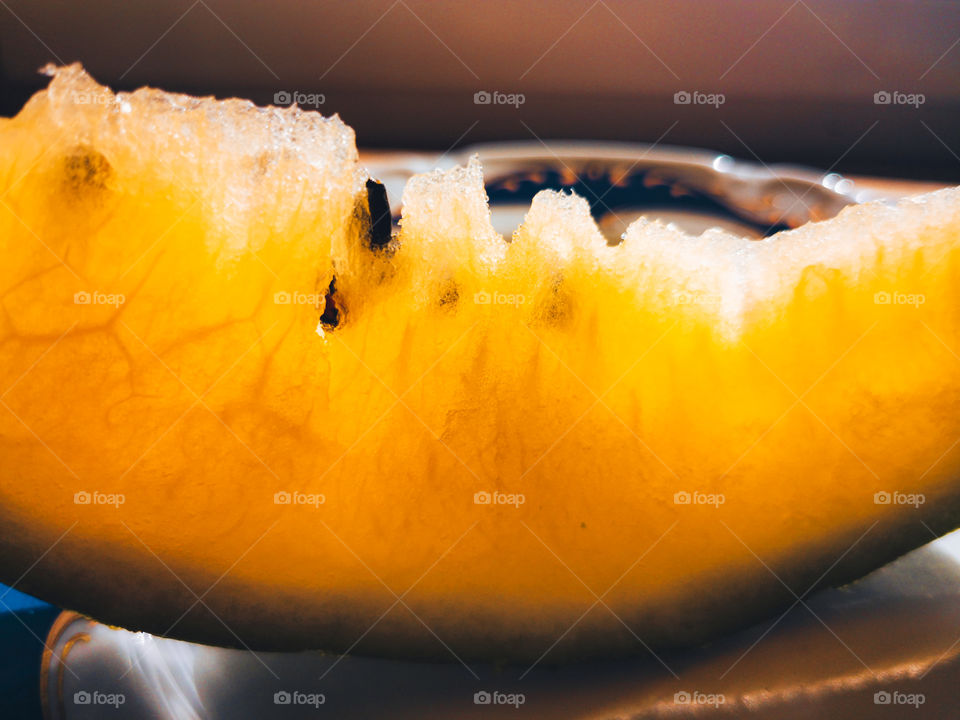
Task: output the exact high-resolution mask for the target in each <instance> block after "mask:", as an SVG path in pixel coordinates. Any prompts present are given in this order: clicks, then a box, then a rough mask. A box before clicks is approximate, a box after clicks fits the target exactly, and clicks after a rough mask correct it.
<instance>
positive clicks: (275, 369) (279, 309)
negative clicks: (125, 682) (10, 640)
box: [0, 66, 960, 662]
mask: <svg viewBox="0 0 960 720" xmlns="http://www.w3.org/2000/svg"><path fill="white" fill-rule="evenodd" d="M52 72H53V74H54V77H53V80H52V82H51V84H50V86H49V88H48V89H47V90H46V91H43V92H41V93H39V94H38V95H36V96H35V97H34V98H33V99H32V100H31V101H30V102H29V103H28V104H27V105H26V107H25V108H24V109H23V111H22V112H21V113H20V114H19V115H18V116H17V117H15V118H13V119H9V120H0V200H2V202H0V259H2V261H0V293H2V312H0V529H2V531H0V580H3V581H6V582H8V583H12V582H15V583H16V585H17V587H18V588H20V589H23V590H25V591H27V592H31V593H34V594H36V595H38V596H40V597H42V598H45V599H47V600H50V601H52V602H55V603H58V604H60V605H63V606H65V607H70V608H73V609H77V610H79V611H82V612H86V613H89V614H91V615H92V616H94V617H96V618H98V619H100V620H103V621H106V622H109V623H113V624H118V625H122V626H124V627H127V628H130V629H134V630H146V631H150V632H153V633H159V634H164V635H170V636H174V637H179V638H185V639H190V640H197V641H202V642H208V643H216V644H224V645H234V646H245V647H251V648H271V649H303V648H322V649H327V650H331V651H344V650H351V651H353V652H363V653H368V654H381V655H390V656H397V657H419V658H436V659H444V658H449V657H451V652H452V653H455V654H456V655H457V656H458V657H460V658H462V659H464V660H468V659H488V660H498V659H505V660H523V661H528V662H533V661H535V660H537V659H538V658H541V657H545V659H546V661H548V662H550V661H557V660H563V659H576V658H584V657H590V656H602V655H615V654H625V653H632V652H646V651H647V649H646V648H647V647H649V648H660V647H666V646H676V645H685V644H693V643H697V642H700V641H702V640H704V639H707V638H709V637H711V636H714V635H717V634H718V633H721V632H723V631H724V630H726V629H729V628H732V627H736V626H740V625H744V624H748V623H751V622H754V621H756V620H759V619H761V618H763V617H766V616H768V615H770V614H771V613H774V612H776V611H778V610H780V609H783V608H785V607H787V606H789V605H791V604H792V603H793V602H795V601H796V598H797V597H798V596H799V597H803V596H804V594H805V593H807V592H808V591H810V590H811V589H813V588H815V587H817V586H821V585H824V584H827V583H837V582H843V581H845V580H848V579H851V578H854V577H857V576H859V575H861V574H863V573H865V572H866V571H868V570H870V569H872V568H875V567H877V566H879V565H881V564H883V563H885V562H886V561H887V560H889V559H891V558H893V557H896V556H897V555H899V554H901V553H903V552H905V551H906V550H908V549H910V548H912V547H915V546H917V545H919V544H921V543H923V542H925V541H927V540H929V539H931V538H932V537H933V536H934V535H936V534H939V533H943V532H946V531H948V530H950V529H952V528H954V527H956V526H957V525H958V524H960V481H958V469H960V450H958V449H957V444H958V443H957V439H958V438H960V417H958V414H957V412H956V408H957V407H958V400H960V398H958V391H960V357H958V355H957V353H958V352H960V325H958V321H960V318H958V308H960V302H958V300H960V298H958V293H960V290H958V289H957V288H958V287H960V282H958V280H960V266H958V228H960V192H958V191H956V190H950V191H943V192H940V193H935V194H932V195H928V196H925V197H922V198H917V199H914V200H907V201H903V202H901V203H900V204H899V205H897V206H896V207H888V206H885V205H880V204H876V205H864V206H858V207H854V208H851V209H849V210H847V211H845V212H843V213H842V214H841V215H840V216H839V217H837V218H835V219H834V220H830V221H827V222H823V223H817V224H811V225H808V226H806V227H803V228H800V229H798V230H795V231H791V232H786V233H782V234H780V235H777V236H774V237H771V238H768V239H766V240H762V241H750V240H746V239H743V238H738V237H734V236H732V235H728V234H724V233H722V232H719V231H709V232H707V233H706V234H704V235H703V236H701V237H690V236H686V235H683V234H682V233H680V232H679V231H678V230H676V229H674V228H672V227H668V226H663V225H660V224H657V223H650V222H647V221H645V220H642V219H641V220H640V221H637V222H636V223H634V224H633V225H632V226H630V228H629V229H628V230H627V232H626V233H625V236H624V241H623V242H622V243H621V244H620V245H617V246H615V247H609V246H608V245H607V243H606V241H605V239H604V238H603V237H602V235H601V234H600V232H599V231H598V230H597V227H596V225H595V224H594V223H593V221H592V220H591V218H590V215H589V212H588V209H587V205H586V203H585V201H583V200H582V199H580V198H577V197H574V196H569V195H563V194H559V193H553V192H544V193H541V194H540V195H538V196H537V197H536V198H535V199H534V202H533V205H532V207H531V209H530V211H529V213H528V214H527V217H526V220H525V222H524V225H523V226H522V227H521V228H520V229H519V230H518V231H517V233H516V234H515V235H514V237H513V238H512V240H511V241H510V242H507V241H505V240H504V239H503V238H502V237H500V236H499V235H498V234H497V233H496V232H495V231H494V230H493V228H492V227H491V225H490V218H489V212H488V208H487V205H486V197H485V195H484V191H483V183H482V175H481V170H480V167H479V165H478V164H477V163H476V162H474V163H471V164H470V165H469V166H467V167H465V168H457V169H454V170H451V171H448V172H445V173H444V172H437V173H433V174H429V175H424V176H418V177H415V178H414V179H412V180H411V181H410V183H409V185H408V187H407V189H406V192H405V196H404V203H403V204H404V214H403V220H402V227H401V231H400V233H399V236H398V237H397V238H395V239H393V240H390V241H389V242H388V241H387V240H386V238H385V237H383V233H382V228H381V232H379V233H376V232H375V233H373V235H374V236H375V237H373V236H372V235H371V223H373V224H375V220H376V218H373V217H372V215H371V211H370V205H369V204H368V202H369V200H368V194H369V192H370V190H369V188H368V185H367V180H368V178H367V177H366V175H365V173H364V172H363V171H362V169H361V168H360V167H359V166H358V163H357V155H356V150H355V146H354V139H353V134H352V131H351V130H350V129H349V128H347V127H346V126H345V125H343V123H341V122H340V121H339V120H338V119H337V118H332V119H325V118H322V117H320V116H319V115H317V114H316V113H309V112H301V111H300V110H298V109H296V108H291V109H284V110H280V109H276V108H257V107H255V106H253V105H251V104H250V103H246V102H242V101H239V100H228V101H214V100H211V99H197V98H190V97H186V96H179V95H170V94H166V93H162V92H159V91H156V90H150V89H144V90H138V91H137V92H135V93H131V94H117V95H113V94H112V93H111V92H110V91H109V90H107V89H105V88H102V87H100V86H98V85H97V84H96V83H95V82H93V81H92V80H91V79H90V78H89V77H88V76H87V75H86V74H84V73H83V71H82V70H81V69H80V68H79V67H77V66H72V67H68V68H63V69H59V70H56V71H52ZM374 191H376V188H375V187H374ZM374 204H376V203H374ZM381 204H382V203H381ZM373 240H375V241H373Z"/></svg>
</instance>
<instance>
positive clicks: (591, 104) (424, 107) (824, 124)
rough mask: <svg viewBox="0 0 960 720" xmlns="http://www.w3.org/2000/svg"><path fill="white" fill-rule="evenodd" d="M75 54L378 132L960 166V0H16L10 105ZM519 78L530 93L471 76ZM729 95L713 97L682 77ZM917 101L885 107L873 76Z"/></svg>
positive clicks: (363, 138) (135, 81) (4, 47)
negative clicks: (279, 102) (301, 97)
mask: <svg viewBox="0 0 960 720" xmlns="http://www.w3.org/2000/svg"><path fill="white" fill-rule="evenodd" d="M73 60H81V61H82V62H83V63H84V64H85V65H86V66H87V67H88V68H89V69H90V70H91V71H92V72H93V74H94V75H95V76H96V77H97V78H98V79H99V80H100V81H102V82H107V83H109V84H111V85H113V86H115V87H118V88H127V89H129V88H133V87H136V86H138V85H141V84H152V85H157V86H160V87H164V88H167V89H175V90H183V91H188V92H196V93H214V94H217V95H234V94H235V95H240V96H244V97H250V98H252V99H254V100H256V101H257V102H259V103H267V102H272V101H273V98H274V95H275V93H277V92H279V91H283V90H287V91H300V92H303V93H323V95H324V98H325V102H324V103H323V105H322V106H320V108H319V109H321V110H322V111H323V112H324V113H325V114H329V113H332V112H339V113H340V114H341V115H342V116H343V117H344V118H345V120H346V121H347V122H348V123H350V124H351V125H353V126H354V127H355V128H356V129H357V134H358V138H359V142H360V144H361V145H365V146H368V147H420V148H435V149H438V150H446V149H447V148H449V147H450V146H451V145H454V144H459V145H463V144H469V143H471V142H477V141H481V140H505V139H525V140H530V139H532V138H535V137H537V138H544V139H547V138H597V139H618V140H631V141H646V142H653V141H656V140H658V139H660V138H662V142H664V143H669V144H683V145H694V146H700V147H709V148H712V149H717V150H721V151H724V152H728V153H730V154H732V155H735V156H739V157H744V158H753V157H754V156H759V157H761V158H762V159H763V160H764V161H766V162H773V161H793V162H801V163H805V164H813V165H818V166H820V167H823V168H828V167H836V169H838V170H842V171H848V172H872V173H884V174H890V175H899V176H905V177H928V178H941V179H948V180H949V179H960V3H955V2H929V1H927V2H921V1H918V2H866V1H864V0H847V1H840V0H829V1H827V0H783V1H780V0H776V1H775V0H754V1H743V2H723V1H721V0H665V1H663V2H647V1H643V0H602V1H601V0H597V1H596V2H593V1H591V0H588V1H585V2H547V1H546V0H535V1H533V2H508V1H506V0H474V1H473V2H459V1H458V2H431V1H429V0H397V1H396V2H392V1H390V0H384V1H381V0H355V1H353V2H303V1H301V2H297V1H295V0H278V1H277V2H269V3H268V2H261V3H257V2H253V1H252V0H236V1H234V2H229V1H227V0H171V1H169V2H162V1H161V0H140V1H138V2H127V1H126V0H85V1H84V2H76V3H73V2H66V1H64V0H4V3H3V4H2V5H0V78H2V88H0V110H2V112H4V113H5V114H11V113H13V112H15V111H16V110H17V109H18V108H19V106H20V105H21V104H22V103H23V101H24V100H25V98H26V97H28V96H29V94H30V93H31V92H32V91H34V90H35V89H37V88H38V87H41V86H42V84H43V78H40V77H38V76H37V75H36V74H35V70H36V68H37V67H39V66H40V65H42V64H44V63H45V62H47V61H64V62H70V61H73ZM479 90H489V91H493V90H497V91H501V92H504V93H523V94H524V96H525V102H524V104H523V105H522V106H520V107H518V108H517V107H513V106H509V105H506V106H505V105H476V104H474V102H473V96H474V93H475V92H477V91H479ZM681 90H688V91H693V90H698V91H701V92H704V93H723V94H724V96H725V102H724V103H723V104H722V105H721V106H720V107H719V108H715V107H712V106H693V105H677V104H675V103H674V101H673V97H674V93H676V92H677V91H681ZM882 90H887V91H893V90H899V91H901V92H904V93H922V94H923V95H924V96H925V102H924V103H923V104H922V105H921V106H919V107H918V108H916V107H912V106H909V105H906V106H893V105H876V104H874V93H876V92H878V91H882Z"/></svg>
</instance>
